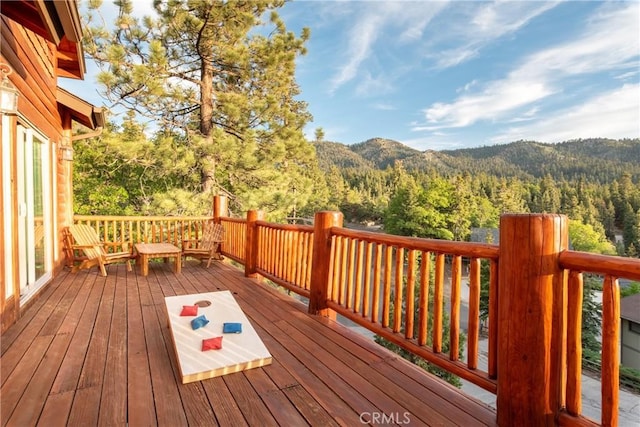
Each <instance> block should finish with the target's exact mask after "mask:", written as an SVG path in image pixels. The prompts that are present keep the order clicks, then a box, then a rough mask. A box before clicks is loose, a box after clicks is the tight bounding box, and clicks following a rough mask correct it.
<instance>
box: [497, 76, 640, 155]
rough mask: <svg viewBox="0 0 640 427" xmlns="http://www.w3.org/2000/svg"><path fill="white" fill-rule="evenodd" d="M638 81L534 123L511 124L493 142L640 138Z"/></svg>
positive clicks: (639, 87)
mask: <svg viewBox="0 0 640 427" xmlns="http://www.w3.org/2000/svg"><path fill="white" fill-rule="evenodd" d="M638 94H640V84H626V85H624V86H622V87H621V88H619V89H616V90H613V91H611V92H608V93H604V94H600V95H598V96H595V97H593V98H592V99H589V100H587V101H586V102H585V103H583V104H580V105H578V106H576V107H574V108H568V109H566V110H563V111H557V112H554V114H553V115H551V116H550V117H548V118H546V119H543V120H538V121H536V122H535V123H533V124H530V125H528V126H522V127H514V128H511V129H509V130H508V131H507V132H504V133H502V134H500V135H497V136H495V137H493V138H492V141H493V142H494V143H504V142H510V141H515V140H518V139H533V140H536V141H541V142H561V141H566V140H569V139H575V138H597V137H607V138H638V137H640V121H639V118H640V104H639V101H638Z"/></svg>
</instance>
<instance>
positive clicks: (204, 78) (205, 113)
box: [200, 57, 216, 193]
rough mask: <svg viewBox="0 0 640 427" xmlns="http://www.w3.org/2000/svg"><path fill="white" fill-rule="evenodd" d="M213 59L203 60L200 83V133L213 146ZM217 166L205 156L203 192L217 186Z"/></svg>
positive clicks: (204, 58) (203, 162)
mask: <svg viewBox="0 0 640 427" xmlns="http://www.w3.org/2000/svg"><path fill="white" fill-rule="evenodd" d="M212 61H213V60H212V58H207V57H203V58H202V69H201V83H200V133H201V134H202V136H203V137H204V138H205V139H206V140H207V143H208V144H213V140H212V138H211V131H212V129H213V124H212V118H213V65H212ZM215 169H216V164H215V160H214V158H213V156H205V157H204V158H203V159H202V178H201V179H202V181H201V183H202V191H203V192H205V193H210V192H211V191H212V190H213V187H214V184H215Z"/></svg>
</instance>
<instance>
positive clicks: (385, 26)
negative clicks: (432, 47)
mask: <svg viewBox="0 0 640 427" xmlns="http://www.w3.org/2000/svg"><path fill="white" fill-rule="evenodd" d="M445 5H446V2H428V3H423V2H393V1H391V2H389V1H388V2H371V3H370V2H366V3H364V4H363V5H361V6H362V7H359V8H357V9H354V10H351V14H350V15H349V17H348V18H344V17H343V18H344V19H352V20H353V21H354V22H353V24H351V25H349V27H350V28H351V31H350V32H349V35H348V40H347V41H346V52H345V54H344V55H343V58H345V59H346V61H345V62H344V63H343V64H341V65H339V66H338V71H337V72H336V73H335V75H334V76H333V77H332V78H331V84H330V93H333V92H335V91H336V90H337V89H338V88H339V87H341V86H342V85H344V84H345V83H347V82H349V81H351V80H353V79H355V78H356V77H357V76H359V74H360V73H361V68H362V67H364V65H363V64H365V63H366V61H367V60H368V59H369V58H370V57H371V56H372V54H374V52H375V46H376V44H377V42H378V41H379V40H380V39H381V38H382V37H385V38H386V40H385V42H387V43H388V42H389V39H391V40H392V41H393V40H394V41H397V42H398V43H410V42H413V41H416V40H419V39H420V38H421V36H422V34H423V31H424V29H425V27H426V26H427V25H428V24H429V22H430V21H431V19H432V18H433V17H434V16H435V15H437V14H438V12H439V11H440V10H441V9H442V8H443V7H445ZM398 28H401V29H402V30H401V31H397V29H398ZM376 79H379V78H376Z"/></svg>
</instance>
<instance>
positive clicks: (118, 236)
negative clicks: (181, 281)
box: [73, 215, 211, 248]
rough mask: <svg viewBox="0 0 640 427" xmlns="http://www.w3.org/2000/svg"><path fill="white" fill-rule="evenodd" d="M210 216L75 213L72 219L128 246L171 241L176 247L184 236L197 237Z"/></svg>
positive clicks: (107, 239) (99, 234) (104, 237)
mask: <svg viewBox="0 0 640 427" xmlns="http://www.w3.org/2000/svg"><path fill="white" fill-rule="evenodd" d="M210 220H211V217H210V216H195V217H173V216H145V217H142V216H111V215H74V217H73V222H74V223H76V224H87V225H89V226H91V227H92V228H93V229H95V230H96V233H97V234H98V236H100V237H101V238H102V239H103V241H105V242H124V243H126V244H127V245H128V247H129V248H132V247H133V245H135V244H136V243H171V244H173V245H175V246H177V247H179V248H181V247H182V241H183V240H186V239H197V238H199V236H200V235H201V234H202V227H203V225H204V223H205V222H206V221H210Z"/></svg>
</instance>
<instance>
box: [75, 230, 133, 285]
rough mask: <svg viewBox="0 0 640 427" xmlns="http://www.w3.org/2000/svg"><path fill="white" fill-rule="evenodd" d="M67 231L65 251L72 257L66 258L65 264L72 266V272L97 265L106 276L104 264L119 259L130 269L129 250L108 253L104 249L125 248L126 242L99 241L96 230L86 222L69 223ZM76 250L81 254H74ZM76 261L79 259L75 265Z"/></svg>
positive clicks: (130, 255) (118, 260) (130, 256)
mask: <svg viewBox="0 0 640 427" xmlns="http://www.w3.org/2000/svg"><path fill="white" fill-rule="evenodd" d="M67 231H68V232H66V233H65V242H66V244H67V246H68V247H67V249H66V252H67V257H68V258H69V257H72V260H71V261H69V260H67V265H70V266H71V267H72V268H71V271H72V272H73V273H75V272H77V271H78V270H82V269H84V268H91V267H93V266H94V265H98V266H99V267H100V272H101V273H102V275H103V276H106V275H107V269H106V268H105V265H107V264H112V263H114V262H121V261H125V262H126V263H127V270H128V271H131V258H132V253H131V251H121V252H111V253H109V252H107V250H106V249H105V248H106V247H109V246H111V247H117V246H120V247H121V248H125V247H126V242H101V241H100V238H99V237H98V234H97V233H96V231H95V230H94V229H93V228H91V227H90V226H89V225H86V224H75V225H71V226H69V228H68V229H67ZM76 251H81V252H82V253H83V256H76V254H77V252H76ZM76 261H80V264H79V265H75V262H76Z"/></svg>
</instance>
